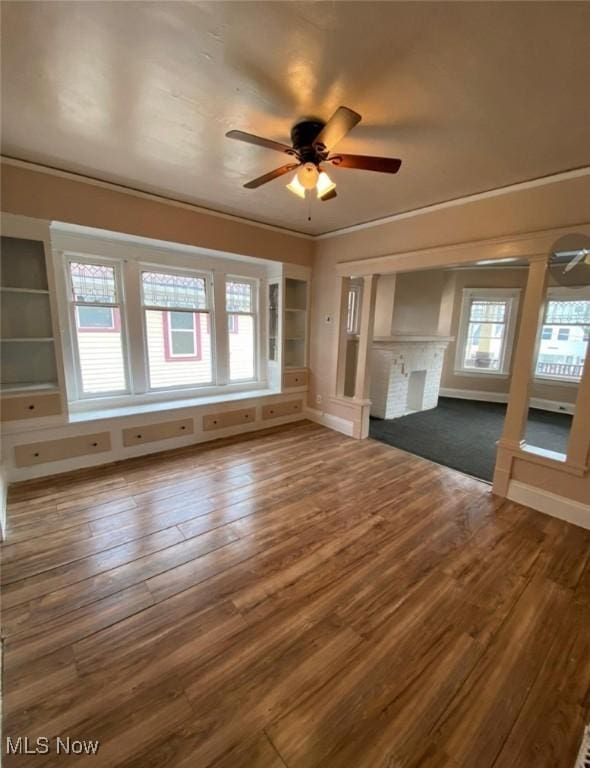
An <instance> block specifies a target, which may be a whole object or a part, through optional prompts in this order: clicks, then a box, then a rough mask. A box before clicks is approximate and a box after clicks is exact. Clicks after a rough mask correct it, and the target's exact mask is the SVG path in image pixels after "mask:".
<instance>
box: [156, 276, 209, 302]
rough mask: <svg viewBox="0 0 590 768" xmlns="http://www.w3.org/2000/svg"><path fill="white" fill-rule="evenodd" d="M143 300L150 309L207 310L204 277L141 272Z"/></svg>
mask: <svg viewBox="0 0 590 768" xmlns="http://www.w3.org/2000/svg"><path fill="white" fill-rule="evenodd" d="M142 283H143V300H144V303H145V304H147V305H149V306H152V307H177V308H178V309H207V291H206V285H205V278H204V277H192V276H189V275H167V274H162V273H159V272H143V273H142Z"/></svg>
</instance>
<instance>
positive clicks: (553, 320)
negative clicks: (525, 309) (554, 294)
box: [545, 300, 590, 325]
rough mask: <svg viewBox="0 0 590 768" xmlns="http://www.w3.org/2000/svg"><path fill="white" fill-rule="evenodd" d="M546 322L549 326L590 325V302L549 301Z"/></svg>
mask: <svg viewBox="0 0 590 768" xmlns="http://www.w3.org/2000/svg"><path fill="white" fill-rule="evenodd" d="M545 322H546V323H547V324H548V325H558V324H559V325H575V324H577V323H584V324H586V325H590V301H584V300H565V301H558V300H553V301H551V300H550V301H548V302H547V313H546V316H545Z"/></svg>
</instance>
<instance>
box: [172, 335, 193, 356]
mask: <svg viewBox="0 0 590 768" xmlns="http://www.w3.org/2000/svg"><path fill="white" fill-rule="evenodd" d="M170 336H171V342H172V354H173V355H179V356H181V355H195V354H196V352H195V334H194V332H193V331H190V332H189V333H187V332H186V331H172V333H171V334H170Z"/></svg>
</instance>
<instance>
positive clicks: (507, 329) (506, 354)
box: [455, 288, 519, 375]
mask: <svg viewBox="0 0 590 768" xmlns="http://www.w3.org/2000/svg"><path fill="white" fill-rule="evenodd" d="M518 299H519V290H518V289H506V290H496V289H485V288H466V289H465V290H464V291H463V302H462V306H461V319H460V324H459V336H458V340H457V352H456V357H455V370H456V371H457V372H458V373H465V374H478V373H485V374H492V375H507V374H508V373H509V370H510V358H511V355H512V343H513V340H514V332H515V326H516V318H517V311H518Z"/></svg>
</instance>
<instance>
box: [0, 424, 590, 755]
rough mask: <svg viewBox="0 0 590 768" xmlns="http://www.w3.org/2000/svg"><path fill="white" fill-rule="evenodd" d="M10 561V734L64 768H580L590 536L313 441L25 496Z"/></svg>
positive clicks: (164, 457)
mask: <svg viewBox="0 0 590 768" xmlns="http://www.w3.org/2000/svg"><path fill="white" fill-rule="evenodd" d="M1 554H2V562H1V568H0V583H1V584H2V607H3V611H2V617H1V620H2V634H3V637H4V638H5V641H4V666H5V674H4V681H3V683H4V691H5V699H4V714H5V717H4V735H12V736H17V735H30V736H32V737H36V736H37V735H39V734H43V735H47V736H48V737H52V736H56V735H60V734H62V735H63V734H66V735H69V736H71V737H72V738H87V739H99V740H100V742H101V746H100V749H99V753H98V755H97V756H96V757H93V758H91V760H92V762H90V759H86V758H84V757H81V756H80V757H77V758H74V757H71V758H68V764H69V765H70V764H71V765H76V766H77V765H80V766H85V765H87V764H88V765H90V764H92V765H93V766H109V768H111V767H112V768H123V767H124V768H150V766H153V767H154V768H155V767H156V766H158V768H166V766H169V767H170V768H172V767H173V768H177V767H178V768H184V767H186V768H189V766H190V768H194V766H199V768H230V766H231V768H352V767H354V768H393V767H394V766H395V768H521V766H525V765H526V766H528V765H539V766H543V768H550V767H551V768H571V765H572V763H573V756H574V755H575V752H576V750H577V747H578V744H579V740H580V738H581V731H582V727H583V724H584V722H587V720H588V719H589V717H590V631H589V627H590V533H589V532H588V531H583V530H582V529H580V528H576V527H575V526H572V525H569V524H567V523H565V522H564V521H561V520H557V519H554V518H550V517H546V516H544V515H541V514H540V513H537V512H533V511H532V510H529V509H527V508H526V507H522V506H520V505H518V504H515V503H513V502H509V501H507V500H505V499H499V498H496V497H494V496H493V495H492V494H491V492H490V488H489V486H488V485H486V484H484V483H482V482H479V481H477V480H475V479H473V478H469V477H466V476H464V475H461V474H460V473H458V472H455V471H452V470H448V469H446V468H444V467H440V466H437V465H435V464H433V463H431V462H428V461H424V460H422V459H418V458H416V457H415V456H411V455H410V454H407V453H404V452H403V451H399V450H397V449H395V448H391V447H389V446H385V445H383V444H380V443H377V442H375V441H372V440H365V441H356V440H353V439H351V438H348V437H345V436H343V435H341V434H338V433H336V432H333V431H330V430H327V429H325V428H323V427H320V426H318V425H317V424H312V423H310V422H299V423H297V424H293V425H288V426H283V427H272V428H268V429H266V430H264V431H262V432H258V433H249V434H247V435H242V436H234V437H231V438H223V439H220V440H216V441H215V442H212V443H207V444H200V445H195V446H185V447H184V448H180V449H175V450H173V451H168V452H164V453H161V454H155V455H148V456H140V457H136V458H133V459H131V460H128V461H125V462H119V463H115V464H111V465H108V466H106V467H100V468H89V469H84V470H80V471H76V472H73V473H69V474H65V475H60V476H56V477H52V478H45V479H41V480H35V481H31V482H28V483H25V484H20V485H17V486H14V487H12V488H10V490H9V507H8V541H7V542H6V543H5V544H4V545H3V546H2V549H1ZM55 764H56V763H55V755H48V756H34V757H33V756H30V755H29V756H19V757H16V756H11V757H10V759H9V760H8V761H7V765H9V768H10V767H11V766H12V765H14V766H21V765H23V766H24V765H31V766H37V768H41V767H45V766H46V767H47V768H48V767H49V766H53V765H55Z"/></svg>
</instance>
